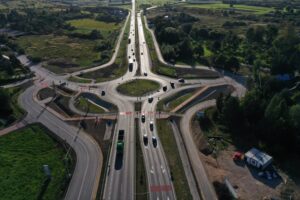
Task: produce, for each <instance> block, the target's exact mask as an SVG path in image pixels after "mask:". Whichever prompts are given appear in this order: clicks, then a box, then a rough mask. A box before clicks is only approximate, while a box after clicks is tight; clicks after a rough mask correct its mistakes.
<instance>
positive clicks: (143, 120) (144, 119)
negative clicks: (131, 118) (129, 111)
mask: <svg viewBox="0 0 300 200" xmlns="http://www.w3.org/2000/svg"><path fill="white" fill-rule="evenodd" d="M141 120H142V122H143V123H145V121H146V117H145V115H144V114H142V118H141Z"/></svg>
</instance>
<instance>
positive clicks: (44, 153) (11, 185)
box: [0, 125, 67, 200]
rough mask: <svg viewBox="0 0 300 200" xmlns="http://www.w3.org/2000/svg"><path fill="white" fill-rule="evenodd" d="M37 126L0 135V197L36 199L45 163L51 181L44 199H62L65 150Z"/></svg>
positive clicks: (4, 199) (43, 129)
mask: <svg viewBox="0 0 300 200" xmlns="http://www.w3.org/2000/svg"><path fill="white" fill-rule="evenodd" d="M47 132H48V130H47V129H46V128H44V127H43V126H40V125H31V126H28V127H26V128H24V129H21V130H18V131H15V132H12V133H10V134H8V135H5V136H2V137H0V152H1V154H0V158H1V164H0V176H1V179H0V196H1V199H2V200H11V199H37V195H38V194H39V191H40V188H41V185H42V183H43V181H44V179H45V175H44V172H43V170H42V167H43V165H45V164H47V165H48V166H49V168H50V170H51V174H52V180H51V182H50V184H49V186H48V189H47V191H46V192H45V195H44V198H43V199H61V198H62V195H63V191H64V190H65V188H66V186H67V185H66V175H67V170H66V168H65V165H64V162H63V159H64V156H65V151H64V149H62V148H61V147H60V145H58V144H57V142H56V141H55V140H54V139H52V138H51V137H49V136H48V135H47V134H46V133H47Z"/></svg>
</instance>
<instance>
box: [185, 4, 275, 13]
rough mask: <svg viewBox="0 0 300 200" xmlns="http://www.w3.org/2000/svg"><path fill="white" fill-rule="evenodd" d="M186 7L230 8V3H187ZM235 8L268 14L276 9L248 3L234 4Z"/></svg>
mask: <svg viewBox="0 0 300 200" xmlns="http://www.w3.org/2000/svg"><path fill="white" fill-rule="evenodd" d="M184 6H185V7H193V8H206V9H229V8H230V6H229V4H224V3H210V4H186V5H184ZM233 8H235V9H236V10H240V11H244V12H253V13H255V14H266V13H269V12H271V11H274V8H270V7H261V6H248V5H234V6H233Z"/></svg>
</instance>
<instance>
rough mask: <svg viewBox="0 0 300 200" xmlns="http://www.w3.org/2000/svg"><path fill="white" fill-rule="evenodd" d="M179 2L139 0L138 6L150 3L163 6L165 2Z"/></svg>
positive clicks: (174, 0)
mask: <svg viewBox="0 0 300 200" xmlns="http://www.w3.org/2000/svg"><path fill="white" fill-rule="evenodd" d="M176 2H179V1H177V0H152V1H148V0H138V1H137V6H138V7H139V6H140V5H142V4H150V5H152V6H163V5H164V4H169V3H176Z"/></svg>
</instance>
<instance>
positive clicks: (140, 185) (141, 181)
mask: <svg viewBox="0 0 300 200" xmlns="http://www.w3.org/2000/svg"><path fill="white" fill-rule="evenodd" d="M135 133H136V142H135V145H136V159H135V160H136V176H135V179H136V180H135V181H136V193H137V195H136V200H144V199H147V198H148V193H147V192H148V186H147V176H146V169H145V163H144V158H143V152H142V149H141V145H142V144H141V143H140V139H139V137H140V136H139V119H135Z"/></svg>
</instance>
